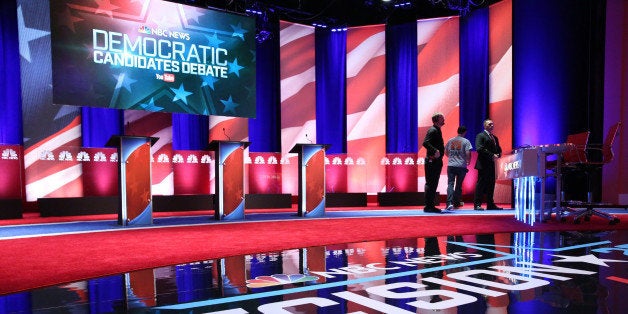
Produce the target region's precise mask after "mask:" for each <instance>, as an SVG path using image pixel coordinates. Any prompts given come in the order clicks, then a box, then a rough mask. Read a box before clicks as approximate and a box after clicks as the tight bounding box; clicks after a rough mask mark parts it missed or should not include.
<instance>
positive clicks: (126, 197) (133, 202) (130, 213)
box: [120, 137, 152, 225]
mask: <svg viewBox="0 0 628 314" xmlns="http://www.w3.org/2000/svg"><path fill="white" fill-rule="evenodd" d="M150 146H151V145H150V142H149V141H147V140H146V138H140V137H130V138H126V139H123V141H122V143H121V145H120V175H121V177H120V181H121V183H123V184H121V191H120V197H121V198H123V202H122V208H121V210H122V213H121V215H120V216H121V217H120V220H122V221H121V224H123V225H127V224H128V225H131V224H138V225H140V224H141V225H143V224H152V194H151V167H150V166H151V165H150V160H151V153H150Z"/></svg>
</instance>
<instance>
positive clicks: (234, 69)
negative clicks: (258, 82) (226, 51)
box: [229, 58, 244, 77]
mask: <svg viewBox="0 0 628 314" xmlns="http://www.w3.org/2000/svg"><path fill="white" fill-rule="evenodd" d="M242 69H244V67H243V66H241V65H239V64H238V58H235V59H234V60H233V62H229V73H233V74H235V75H236V76H237V77H240V70H242Z"/></svg>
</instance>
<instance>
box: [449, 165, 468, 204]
mask: <svg viewBox="0 0 628 314" xmlns="http://www.w3.org/2000/svg"><path fill="white" fill-rule="evenodd" d="M467 172H469V170H468V169H467V168H460V167H451V166H447V205H453V206H455V207H458V205H459V204H460V201H461V199H462V181H464V177H465V176H466V175H467Z"/></svg>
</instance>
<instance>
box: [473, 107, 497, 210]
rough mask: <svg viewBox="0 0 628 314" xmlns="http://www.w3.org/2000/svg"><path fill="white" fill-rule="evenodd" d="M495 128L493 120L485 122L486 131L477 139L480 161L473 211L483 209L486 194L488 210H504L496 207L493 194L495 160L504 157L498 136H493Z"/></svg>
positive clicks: (476, 145)
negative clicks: (483, 199)
mask: <svg viewBox="0 0 628 314" xmlns="http://www.w3.org/2000/svg"><path fill="white" fill-rule="evenodd" d="M494 127H495V125H494V123H493V121H492V120H490V119H487V120H484V131H482V132H480V133H478V135H477V136H476V137H475V147H476V149H477V152H478V160H477V161H476V163H475V169H477V170H478V182H477V184H476V186H475V197H474V200H473V209H475V210H484V208H482V197H483V196H484V195H485V194H486V208H487V209H495V210H497V209H502V208H500V207H498V206H497V205H495V200H494V199H493V193H494V190H495V160H496V159H497V158H499V157H501V156H502V148H501V147H500V146H499V140H498V139H497V136H495V135H493V128H494Z"/></svg>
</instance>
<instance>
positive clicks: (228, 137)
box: [222, 128, 231, 141]
mask: <svg viewBox="0 0 628 314" xmlns="http://www.w3.org/2000/svg"><path fill="white" fill-rule="evenodd" d="M222 134H224V135H225V136H226V137H227V140H228V141H231V136H229V135H227V132H225V128H222Z"/></svg>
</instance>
